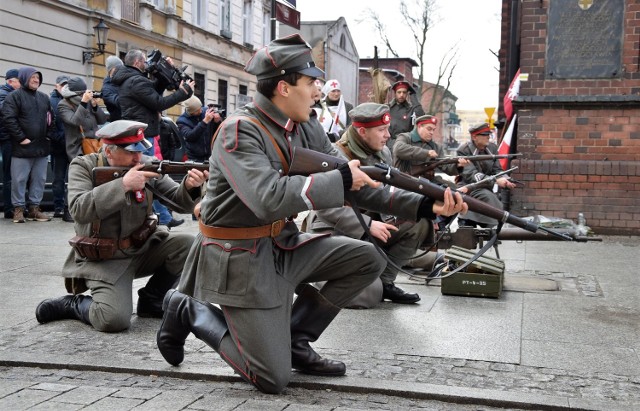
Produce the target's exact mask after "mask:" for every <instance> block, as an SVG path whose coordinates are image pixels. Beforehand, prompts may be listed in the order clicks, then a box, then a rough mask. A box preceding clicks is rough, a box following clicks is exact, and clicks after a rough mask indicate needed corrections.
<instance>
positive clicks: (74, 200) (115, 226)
mask: <svg viewBox="0 0 640 411" xmlns="http://www.w3.org/2000/svg"><path fill="white" fill-rule="evenodd" d="M99 156H102V160H101V161H100V164H101V165H105V166H108V163H107V160H106V158H105V157H104V154H102V151H101V152H100V153H96V154H90V155H86V156H80V157H76V158H75V159H74V160H73V161H72V162H71V164H70V166H69V188H68V192H69V212H70V213H71V215H72V216H73V219H74V221H75V232H76V235H78V236H87V237H90V236H91V235H92V226H93V223H94V221H96V220H99V221H100V224H99V233H98V237H100V238H111V239H123V238H125V237H128V236H129V235H130V234H131V233H132V232H133V231H135V230H136V229H137V228H138V227H140V226H141V225H142V223H143V222H144V221H145V219H146V217H147V215H148V213H149V209H150V207H149V199H150V196H149V192H148V191H147V194H146V196H145V198H144V199H143V201H142V202H138V201H136V199H135V198H134V194H133V193H132V192H125V189H124V186H123V184H122V179H120V178H118V179H115V180H112V181H110V182H108V183H105V184H102V185H100V186H98V187H94V185H93V179H92V170H93V168H94V167H96V166H98V158H99ZM149 184H150V185H151V186H153V187H154V188H155V189H156V190H158V192H160V193H161V194H163V195H164V196H165V197H167V198H169V199H170V200H172V201H173V202H175V203H177V204H178V205H180V206H181V208H180V209H176V210H175V211H177V212H179V213H190V212H191V210H193V207H194V205H195V201H194V199H195V198H197V197H198V195H199V190H198V189H196V190H194V192H191V193H190V192H189V191H188V190H187V189H186V187H185V185H184V182H183V183H182V184H178V183H176V182H175V181H173V180H172V179H171V178H170V177H169V176H168V175H165V176H163V177H162V178H159V179H157V180H151V181H149ZM192 242H193V236H192V235H190V234H186V233H176V234H174V233H170V232H169V231H168V230H167V229H166V227H163V226H159V227H158V228H157V229H156V231H155V232H154V233H153V234H152V235H151V237H149V239H147V241H146V242H145V244H144V245H143V246H142V247H139V248H138V247H133V246H132V247H130V248H127V249H121V250H118V251H116V253H115V255H114V257H113V258H111V259H109V260H102V261H88V260H87V259H85V258H82V257H80V256H79V255H78V254H77V253H76V252H75V250H73V249H71V250H70V251H69V255H68V257H67V259H66V261H65V263H64V266H63V268H62V271H61V273H60V275H61V276H63V277H66V278H80V279H84V280H85V281H86V284H87V286H88V287H89V288H90V289H91V294H92V297H93V300H94V302H93V304H92V305H91V309H90V311H89V319H90V321H91V325H92V326H93V327H94V328H96V329H97V330H100V331H120V330H122V329H126V328H128V327H129V324H130V320H131V313H132V309H133V304H132V295H131V291H132V288H131V286H132V281H133V279H134V278H138V277H144V276H148V275H151V274H154V273H155V272H156V271H161V272H162V273H163V275H164V274H166V275H172V276H176V277H177V276H179V275H180V273H181V271H182V267H183V264H184V260H185V258H186V256H187V253H188V249H189V247H190V246H191V243H192Z"/></svg>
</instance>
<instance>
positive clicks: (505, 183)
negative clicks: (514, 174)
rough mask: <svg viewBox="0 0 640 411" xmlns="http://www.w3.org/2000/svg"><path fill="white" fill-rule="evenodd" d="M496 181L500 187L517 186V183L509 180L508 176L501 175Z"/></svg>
mask: <svg viewBox="0 0 640 411" xmlns="http://www.w3.org/2000/svg"><path fill="white" fill-rule="evenodd" d="M496 183H497V184H498V186H499V187H500V188H516V185H515V184H514V183H512V182H511V181H509V179H508V178H504V177H501V178H499V179H497V180H496Z"/></svg>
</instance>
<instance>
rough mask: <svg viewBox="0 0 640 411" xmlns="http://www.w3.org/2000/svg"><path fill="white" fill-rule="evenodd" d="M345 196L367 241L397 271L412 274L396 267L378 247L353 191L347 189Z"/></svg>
mask: <svg viewBox="0 0 640 411" xmlns="http://www.w3.org/2000/svg"><path fill="white" fill-rule="evenodd" d="M346 197H347V199H348V200H349V203H351V209H352V210H353V212H354V213H355V215H356V218H357V219H358V222H359V223H360V225H361V226H362V228H363V229H364V233H365V234H366V235H367V239H368V240H369V242H370V243H371V244H373V247H374V248H375V249H376V251H377V252H378V253H379V254H380V255H381V256H382V257H383V258H384V259H385V261H386V262H387V264H389V265H390V266H391V267H393V268H394V269H396V270H398V271H399V272H402V273H404V274H407V275H409V276H412V275H413V274H411V273H410V272H408V271H407V270H405V269H403V268H402V267H398V265H397V264H396V263H394V262H393V261H391V259H389V256H388V255H387V253H386V252H385V251H384V250H383V249H382V247H380V246H379V245H378V243H377V242H376V239H375V238H374V237H373V236H372V235H371V231H370V230H369V226H368V225H367V222H366V221H364V218H363V217H362V213H361V212H360V209H359V208H358V204H357V203H356V196H355V195H353V193H352V192H351V191H347V192H346Z"/></svg>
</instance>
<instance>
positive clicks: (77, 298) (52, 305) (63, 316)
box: [36, 294, 93, 324]
mask: <svg viewBox="0 0 640 411" xmlns="http://www.w3.org/2000/svg"><path fill="white" fill-rule="evenodd" d="M91 303H93V298H91V297H89V296H87V295H82V294H78V295H65V296H64V297H60V298H50V299H48V300H44V301H42V302H41V303H40V304H38V307H37V308H36V319H37V320H38V322H39V323H40V324H45V323H48V322H51V321H58V320H80V321H82V322H83V323H85V324H91V322H89V307H91Z"/></svg>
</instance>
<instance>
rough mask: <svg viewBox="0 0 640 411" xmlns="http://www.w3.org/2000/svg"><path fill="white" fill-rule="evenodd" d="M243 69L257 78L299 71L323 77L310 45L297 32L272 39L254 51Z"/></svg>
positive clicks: (310, 75)
mask: <svg viewBox="0 0 640 411" xmlns="http://www.w3.org/2000/svg"><path fill="white" fill-rule="evenodd" d="M244 70H245V71H246V72H247V73H250V74H255V76H256V77H257V78H258V80H264V79H269V78H273V77H278V76H284V75H285V74H290V73H301V74H304V75H306V76H309V77H320V78H322V77H324V72H323V71H322V70H320V69H319V68H317V67H316V64H315V63H314V61H313V57H312V56H311V46H309V44H307V42H306V41H304V39H303V38H302V37H300V35H299V34H292V35H291V36H287V37H282V38H279V39H276V40H273V41H272V42H271V43H269V44H268V45H267V46H265V47H263V48H261V49H260V50H258V51H256V52H255V54H254V55H253V57H251V59H250V60H249V62H248V63H247V65H246V66H245V68H244Z"/></svg>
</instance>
